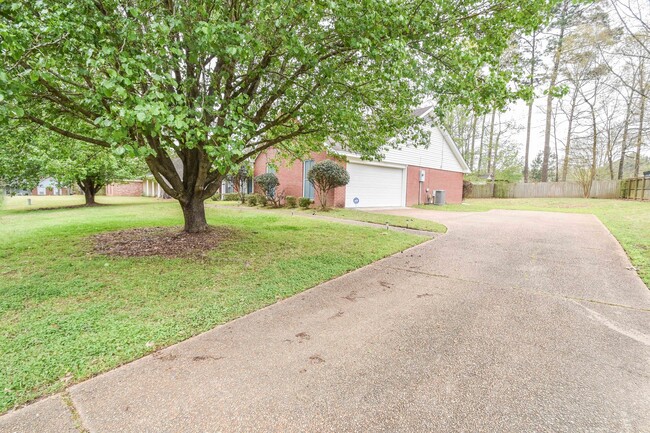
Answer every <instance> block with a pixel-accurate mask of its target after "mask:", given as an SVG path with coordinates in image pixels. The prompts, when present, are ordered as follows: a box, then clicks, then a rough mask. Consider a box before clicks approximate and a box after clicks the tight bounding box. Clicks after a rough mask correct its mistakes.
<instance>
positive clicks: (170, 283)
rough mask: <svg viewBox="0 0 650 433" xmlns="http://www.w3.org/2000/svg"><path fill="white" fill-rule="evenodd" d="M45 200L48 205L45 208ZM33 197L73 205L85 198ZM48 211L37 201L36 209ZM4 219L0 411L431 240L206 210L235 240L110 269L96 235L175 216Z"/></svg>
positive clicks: (154, 212)
mask: <svg viewBox="0 0 650 433" xmlns="http://www.w3.org/2000/svg"><path fill="white" fill-rule="evenodd" d="M48 199H49V201H48ZM63 199H64V200H61V198H43V197H41V198H38V197H36V198H34V202H36V200H39V203H38V204H36V203H35V204H34V205H32V206H43V207H51V206H53V205H54V204H56V205H60V206H69V205H72V204H74V203H73V201H74V200H77V201H78V199H79V197H71V198H69V197H64V198H63ZM41 200H43V201H42V202H40V201H41ZM98 201H100V202H111V203H112V205H111V206H98V207H93V208H68V209H56V210H42V211H24V210H20V209H22V208H24V207H26V206H23V202H26V199H25V197H19V198H13V199H8V200H7V202H6V203H5V205H6V208H7V209H5V210H3V211H0V239H1V240H0V263H1V267H0V353H2V357H0V412H4V411H6V410H8V409H10V408H11V407H13V406H14V405H17V404H21V403H24V402H27V401H29V400H31V399H34V398H36V397H39V396H41V395H44V394H48V393H52V392H55V391H60V390H62V389H63V388H64V387H65V386H66V385H68V384H71V383H74V382H76V381H79V380H82V379H84V378H88V377H90V376H92V375H94V374H97V373H99V372H102V371H106V370H109V369H111V368H114V367H116V366H118V365H120V364H122V363H125V362H128V361H131V360H133V359H136V358H139V357H141V356H143V355H146V354H147V353H150V352H152V351H154V350H156V349H157V348H160V347H164V346H167V345H170V344H173V343H176V342H179V341H181V340H184V339H186V338H188V337H190V336H192V335H195V334H197V333H200V332H202V331H206V330H208V329H210V328H212V327H214V326H215V325H218V324H220V323H224V322H227V321H229V320H232V319H234V318H236V317H239V316H242V315H244V314H246V313H249V312H251V311H254V310H257V309H259V308H261V307H263V306H265V305H268V304H271V303H274V302H276V301H277V300H279V299H283V298H286V297H289V296H291V295H294V294H296V293H298V292H300V291H302V290H305V289H307V288H309V287H313V286H315V285H316V284H318V283H320V282H323V281H326V280H329V279H331V278H333V277H336V276H338V275H341V274H344V273H346V272H348V271H351V270H353V269H356V268H359V267H361V266H364V265H366V264H369V263H371V262H373V261H375V260H377V259H379V258H381V257H385V256H388V255H390V254H392V253H395V252H398V251H401V250H403V249H405V248H408V247H410V246H413V245H416V244H418V243H420V242H422V241H424V240H426V238H424V237H419V236H413V235H408V234H403V233H398V232H393V231H390V232H386V231H385V230H377V229H372V228H366V227H356V226H347V225H341V224H336V223H327V222H323V221H318V220H314V219H308V218H292V217H291V216H289V215H283V214H278V213H271V212H269V213H265V212H249V211H246V210H238V209H224V208H219V209H215V208H208V209H207V215H208V220H209V222H210V224H212V225H224V226H229V227H232V228H234V229H236V230H237V232H238V234H237V235H236V236H235V237H234V238H233V239H231V240H229V241H227V243H226V244H223V245H222V246H221V247H220V248H218V249H216V250H213V251H211V252H209V253H207V254H206V255H205V257H201V258H175V259H167V258H161V257H143V258H109V257H105V256H99V255H96V254H94V253H93V252H92V245H91V243H90V242H89V240H88V239H87V237H88V236H89V235H92V234H95V233H99V232H105V231H110V230H118V229H124V228H131V227H143V226H171V225H180V224H181V212H180V207H179V206H178V205H177V204H176V203H173V202H162V201H156V200H148V199H115V198H113V199H109V198H106V197H100V198H99V199H98Z"/></svg>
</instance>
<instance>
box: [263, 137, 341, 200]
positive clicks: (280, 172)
mask: <svg viewBox="0 0 650 433" xmlns="http://www.w3.org/2000/svg"><path fill="white" fill-rule="evenodd" d="M307 159H313V160H314V162H320V161H323V160H325V159H332V158H331V157H329V156H328V155H327V153H325V152H318V153H316V152H313V153H311V154H310V156H309V158H307ZM270 162H273V163H275V164H276V165H277V170H276V173H275V174H276V176H278V180H279V181H280V186H279V187H278V191H280V192H284V194H285V195H292V196H294V197H298V198H299V197H302V194H303V165H302V161H293V162H290V161H289V160H286V159H285V160H284V161H283V159H282V157H281V156H280V155H279V154H278V151H277V150H276V149H269V150H267V151H265V152H263V153H261V154H260V155H259V156H258V157H257V159H255V165H254V169H253V170H254V174H255V176H259V175H260V174H263V173H266V166H267V164H268V163H270ZM337 162H338V163H339V164H341V165H343V166H344V167H345V163H344V162H341V161H337ZM255 192H258V193H259V192H261V191H260V190H259V187H258V186H257V185H256V186H255ZM314 199H315V202H316V205H320V202H319V200H318V196H317V195H316V197H315V198H314ZM327 203H328V205H329V206H335V207H343V206H345V187H344V186H343V187H340V188H335V189H334V191H330V193H329V196H328V198H327Z"/></svg>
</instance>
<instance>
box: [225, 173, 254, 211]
mask: <svg viewBox="0 0 650 433" xmlns="http://www.w3.org/2000/svg"><path fill="white" fill-rule="evenodd" d="M252 175H253V167H252V166H250V165H249V164H247V163H244V164H242V165H240V166H239V167H238V168H237V169H236V170H234V171H233V172H231V173H230V174H229V175H228V176H226V179H227V180H228V181H230V182H231V183H232V185H233V188H234V190H235V193H236V195H237V198H236V199H234V200H239V201H240V202H241V204H244V203H245V202H246V195H247V194H246V184H247V183H248V179H250V178H251V177H252Z"/></svg>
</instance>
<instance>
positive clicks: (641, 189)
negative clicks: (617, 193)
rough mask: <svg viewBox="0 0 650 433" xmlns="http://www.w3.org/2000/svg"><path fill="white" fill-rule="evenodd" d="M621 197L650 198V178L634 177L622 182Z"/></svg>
mask: <svg viewBox="0 0 650 433" xmlns="http://www.w3.org/2000/svg"><path fill="white" fill-rule="evenodd" d="M621 198H629V199H632V200H650V178H648V177H634V178H632V179H625V180H623V181H622V182H621Z"/></svg>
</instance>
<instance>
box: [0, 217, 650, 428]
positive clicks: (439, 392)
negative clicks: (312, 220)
mask: <svg viewBox="0 0 650 433" xmlns="http://www.w3.org/2000/svg"><path fill="white" fill-rule="evenodd" d="M390 212H392V213H398V214H401V215H411V216H415V217H418V218H431V219H433V220H437V221H441V222H443V223H444V224H446V225H447V226H448V227H449V232H448V233H447V234H446V235H444V236H441V237H439V238H437V239H435V240H432V241H429V242H427V243H425V244H423V245H421V246H418V247H416V248H413V249H411V250H408V251H405V252H403V253H401V254H397V255H395V256H393V257H390V258H388V259H385V260H382V261H380V262H377V263H375V264H373V265H371V266H368V267H366V268H363V269H361V270H358V271H356V272H352V273H350V274H348V275H346V276H343V277H341V278H338V279H336V280H332V281H330V282H328V283H325V284H322V285H320V286H318V287H316V288H314V289H312V290H309V291H307V292H305V293H303V294H300V295H297V296H295V297H293V298H291V299H289V300H287V301H284V302H280V303H278V304H275V305H273V306H271V307H268V308H266V309H263V310H261V311H258V312H256V313H253V314H251V315H249V316H246V317H244V318H241V319H239V320H236V321H234V322H231V323H229V324H227V325H224V326H221V327H218V328H216V329H214V330H212V331H210V332H207V333H205V334H202V335H200V336H198V337H195V338H193V339H190V340H188V341H186V342H183V343H181V344H178V345H176V346H173V347H170V348H168V349H166V350H163V351H162V352H159V353H157V354H154V355H152V356H148V357H146V358H143V359H141V360H139V361H136V362H133V363H131V364H129V365H126V366H124V367H121V368H118V369H116V370H114V371H111V372H109V373H107V374H104V375H101V376H99V377H97V378H94V379H91V380H89V381H86V382H84V383H82V384H80V385H76V386H74V387H72V388H71V389H70V390H69V391H68V392H67V393H65V394H63V395H57V396H54V397H51V398H49V399H46V400H43V401H40V402H38V403H36V404H34V405H31V406H29V407H28V408H26V409H23V410H19V411H16V412H13V413H10V414H8V415H5V416H4V417H2V418H0V432H32V431H33V432H79V431H87V432H93V433H94V432H102V433H106V432H152V433H162V432H176V433H180V432H221V431H223V432H230V431H237V432H239V431H242V432H244V431H245V432H307V431H310V432H522V431H526V432H650V292H649V291H648V289H647V288H646V287H645V285H644V284H643V282H642V281H641V280H640V279H639V278H638V276H637V275H636V273H635V272H634V270H633V269H632V268H631V264H630V262H629V260H628V259H627V257H626V256H625V254H624V252H623V250H622V249H621V247H620V246H619V244H618V243H617V242H616V240H615V239H614V238H613V237H612V236H611V235H610V234H609V232H608V231H607V230H606V229H605V228H604V227H603V225H602V224H601V223H600V222H599V221H598V220H597V219H596V218H595V217H593V216H591V215H572V214H560V213H542V212H518V211H491V212H486V213H466V214H463V213H437V212H433V211H427V210H412V209H409V210H395V211H390Z"/></svg>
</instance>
